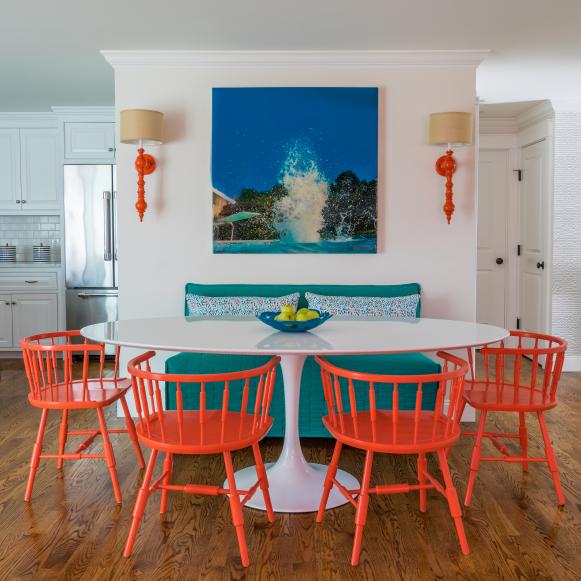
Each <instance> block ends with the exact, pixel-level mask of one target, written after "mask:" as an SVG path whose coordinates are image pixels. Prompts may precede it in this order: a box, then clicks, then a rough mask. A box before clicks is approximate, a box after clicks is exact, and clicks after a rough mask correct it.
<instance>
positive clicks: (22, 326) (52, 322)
mask: <svg viewBox="0 0 581 581" xmlns="http://www.w3.org/2000/svg"><path fill="white" fill-rule="evenodd" d="M12 303H13V304H12V325H13V330H12V336H13V338H14V345H18V343H19V341H20V339H22V338H23V337H28V335H35V334H36V333H47V332H49V331H57V330H58V306H57V305H58V301H57V295H56V293H55V294H21V295H12Z"/></svg>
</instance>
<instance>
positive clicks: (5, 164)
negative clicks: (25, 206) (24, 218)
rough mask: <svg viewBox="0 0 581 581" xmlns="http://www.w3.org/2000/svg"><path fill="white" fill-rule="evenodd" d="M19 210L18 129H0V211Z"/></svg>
mask: <svg viewBox="0 0 581 581" xmlns="http://www.w3.org/2000/svg"><path fill="white" fill-rule="evenodd" d="M19 208H20V136H19V134H18V129H0V209H2V210H18V209H19Z"/></svg>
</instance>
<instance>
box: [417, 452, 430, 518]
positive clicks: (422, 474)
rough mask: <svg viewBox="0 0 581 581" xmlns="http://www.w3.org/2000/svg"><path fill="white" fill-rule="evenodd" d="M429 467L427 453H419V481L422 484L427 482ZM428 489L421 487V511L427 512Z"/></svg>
mask: <svg viewBox="0 0 581 581" xmlns="http://www.w3.org/2000/svg"><path fill="white" fill-rule="evenodd" d="M427 468H428V462H427V460H426V455H425V454H419V455H418V482H419V483H420V485H423V484H425V483H426V470H427ZM427 495H428V494H427V490H426V489H425V488H420V511H421V512H426V504H427Z"/></svg>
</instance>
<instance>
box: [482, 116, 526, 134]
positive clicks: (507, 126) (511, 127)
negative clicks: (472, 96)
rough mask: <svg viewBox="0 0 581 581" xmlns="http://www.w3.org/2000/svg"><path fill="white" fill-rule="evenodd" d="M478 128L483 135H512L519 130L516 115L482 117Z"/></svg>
mask: <svg viewBox="0 0 581 581" xmlns="http://www.w3.org/2000/svg"><path fill="white" fill-rule="evenodd" d="M478 128H479V132H480V134H481V135H512V134H515V133H516V132H517V131H518V126H517V123H516V119H515V118H514V117H480V120H479V123H478Z"/></svg>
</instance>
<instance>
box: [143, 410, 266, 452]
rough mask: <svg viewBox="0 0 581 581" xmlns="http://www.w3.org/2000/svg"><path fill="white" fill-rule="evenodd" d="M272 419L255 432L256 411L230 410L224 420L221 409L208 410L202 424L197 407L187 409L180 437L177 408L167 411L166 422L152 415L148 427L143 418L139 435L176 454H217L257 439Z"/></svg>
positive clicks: (153, 446)
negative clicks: (253, 412) (250, 412)
mask: <svg viewBox="0 0 581 581" xmlns="http://www.w3.org/2000/svg"><path fill="white" fill-rule="evenodd" d="M273 421H274V419H273V418H271V417H269V418H268V419H267V422H266V423H265V425H263V426H262V427H260V428H258V427H256V428H255V430H254V432H253V431H252V427H253V424H254V423H255V422H256V418H255V417H254V415H253V414H247V413H244V414H243V413H241V412H234V411H229V412H228V413H227V415H226V417H225V419H224V422H223V423H222V410H205V412H204V422H203V424H202V422H201V419H200V412H199V411H198V410H195V411H191V410H184V411H183V423H182V430H183V437H182V438H181V439H180V435H179V422H178V412H177V411H165V412H164V414H163V425H162V423H161V422H160V420H159V418H158V417H157V416H154V417H151V419H150V423H149V430H148V428H147V426H146V425H145V423H144V422H140V423H139V425H138V426H137V435H138V437H139V439H140V440H141V442H143V444H145V445H146V446H148V447H150V448H155V449H157V450H164V451H169V452H171V453H177V454H180V453H182V454H217V453H222V452H223V451H224V450H239V449H241V448H246V447H248V446H250V445H251V444H253V443H255V442H258V441H259V440H261V439H262V438H264V436H266V434H267V432H268V431H269V430H270V428H271V426H272V423H273ZM202 426H203V427H202ZM162 429H163V433H162Z"/></svg>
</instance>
